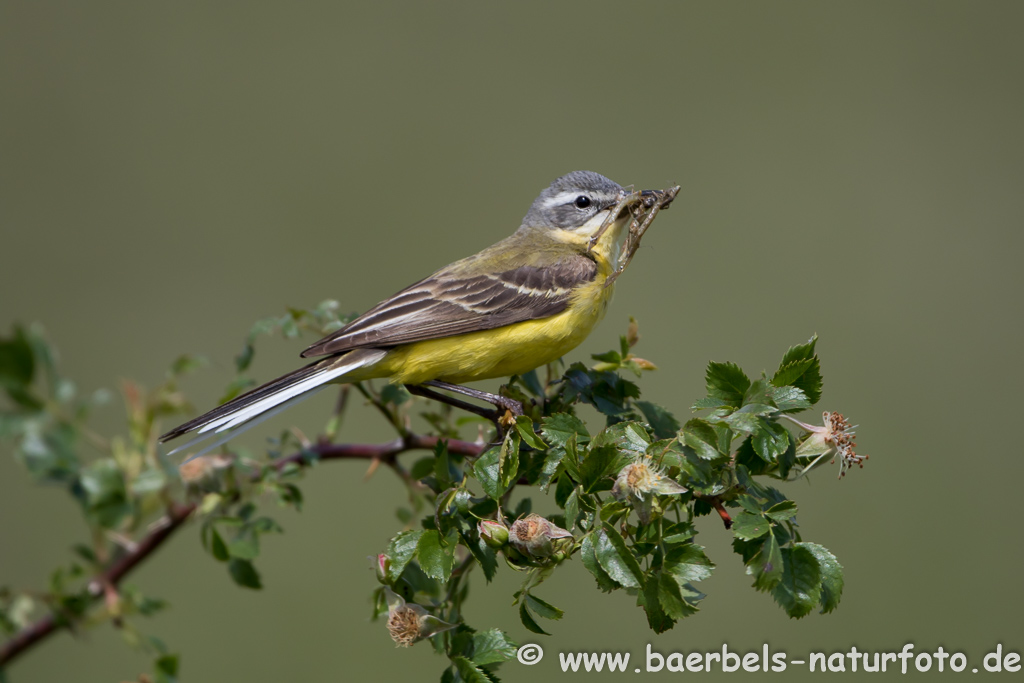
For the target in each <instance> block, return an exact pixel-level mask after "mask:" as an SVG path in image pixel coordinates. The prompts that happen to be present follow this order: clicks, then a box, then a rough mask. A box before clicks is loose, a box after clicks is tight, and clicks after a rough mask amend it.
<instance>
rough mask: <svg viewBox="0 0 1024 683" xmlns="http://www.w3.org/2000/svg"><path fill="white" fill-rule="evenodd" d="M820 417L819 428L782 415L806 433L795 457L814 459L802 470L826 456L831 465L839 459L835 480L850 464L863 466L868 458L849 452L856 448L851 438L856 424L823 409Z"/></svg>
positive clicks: (844, 474)
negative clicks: (837, 474)
mask: <svg viewBox="0 0 1024 683" xmlns="http://www.w3.org/2000/svg"><path fill="white" fill-rule="evenodd" d="M821 416H822V420H823V422H824V423H825V424H824V425H822V426H818V425H810V424H807V423H806V422H801V421H800V420H797V419H796V418H792V417H790V416H789V415H785V416H784V417H786V418H787V419H788V420H789V421H790V422H793V423H794V424H796V425H798V426H800V427H802V428H803V429H805V430H807V431H808V432H810V434H808V436H807V438H806V439H804V440H803V441H801V442H800V443H799V444H798V445H797V447H796V455H797V457H798V458H799V457H815V456H817V458H816V459H815V460H814V461H813V462H811V464H809V465H808V466H807V467H806V468H805V469H804V471H805V472H806V471H807V470H809V469H810V468H811V467H813V466H814V465H815V463H817V462H818V460H821V459H822V458H824V457H826V456H832V461H831V462H833V463H834V462H835V461H836V458H837V457H838V458H839V478H842V477H844V476H846V472H847V471H848V470H849V469H850V468H851V467H853V466H854V465H857V466H858V467H864V461H865V460H867V459H868V456H866V455H858V454H857V453H856V452H854V450H853V449H854V447H855V446H856V445H857V442H856V441H854V439H853V437H854V433H855V432H854V429H856V425H851V424H850V423H849V421H848V420H847V419H846V418H845V417H843V415H842V413H830V412H828V411H827V410H826V411H825V412H824V413H822V414H821Z"/></svg>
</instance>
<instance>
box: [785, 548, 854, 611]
mask: <svg viewBox="0 0 1024 683" xmlns="http://www.w3.org/2000/svg"><path fill="white" fill-rule="evenodd" d="M796 546H797V547H798V548H806V549H807V550H809V551H811V554H812V555H814V558H815V559H816V560H817V561H818V566H819V567H820V569H821V613H822V614H828V613H829V612H831V611H832V610H834V609H835V608H836V607H838V606H839V601H840V600H841V599H842V597H843V584H844V579H843V565H841V564H839V560H837V559H836V556H835V555H833V554H832V553H831V552H830V551H829V549H828V548H826V547H824V546H821V545H818V544H817V543H797V544H796Z"/></svg>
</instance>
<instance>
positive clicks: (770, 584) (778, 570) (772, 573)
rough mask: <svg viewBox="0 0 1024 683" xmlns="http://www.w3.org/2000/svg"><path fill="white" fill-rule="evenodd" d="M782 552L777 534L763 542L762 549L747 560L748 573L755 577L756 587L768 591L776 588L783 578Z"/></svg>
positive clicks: (769, 536) (769, 535)
mask: <svg viewBox="0 0 1024 683" xmlns="http://www.w3.org/2000/svg"><path fill="white" fill-rule="evenodd" d="M782 564H783V562H782V553H781V552H780V549H779V542H778V541H777V540H776V539H775V534H768V538H766V539H765V540H764V542H763V543H762V544H761V549H760V550H759V551H758V552H757V553H756V554H755V555H754V556H753V557H752V558H750V561H749V562H747V574H749V575H750V576H753V577H754V588H755V589H757V590H759V591H767V590H771V589H772V588H774V587H775V586H776V585H777V584H778V583H779V581H780V580H781V579H782V572H783V567H782Z"/></svg>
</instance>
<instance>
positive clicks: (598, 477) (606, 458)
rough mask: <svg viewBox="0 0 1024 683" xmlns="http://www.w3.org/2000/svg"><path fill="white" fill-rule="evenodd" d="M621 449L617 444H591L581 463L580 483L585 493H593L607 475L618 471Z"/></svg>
mask: <svg viewBox="0 0 1024 683" xmlns="http://www.w3.org/2000/svg"><path fill="white" fill-rule="evenodd" d="M618 461H619V451H618V449H617V448H615V446H613V445H611V444H607V445H605V446H597V447H593V446H591V448H590V450H589V451H587V454H586V456H585V457H584V458H583V461H582V462H581V463H580V468H579V469H580V484H581V485H582V486H583V491H584V492H585V493H593V492H594V490H595V489H599V485H600V484H601V483H602V480H604V479H605V478H606V477H609V476H610V475H612V474H614V473H618V469H617V463H618Z"/></svg>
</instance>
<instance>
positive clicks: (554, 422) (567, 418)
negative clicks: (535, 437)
mask: <svg viewBox="0 0 1024 683" xmlns="http://www.w3.org/2000/svg"><path fill="white" fill-rule="evenodd" d="M541 425H542V426H541V432H543V434H544V438H545V439H547V440H548V441H549V442H550V443H551V444H552V445H554V446H565V444H566V442H568V441H569V439H571V438H572V437H573V435H576V441H577V443H585V442H587V441H590V432H588V431H587V426H586V425H585V424H583V421H582V420H580V419H579V418H578V417H576V416H575V415H570V414H568V413H557V414H555V415H550V416H548V417H545V418H544V419H543V420H541Z"/></svg>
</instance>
